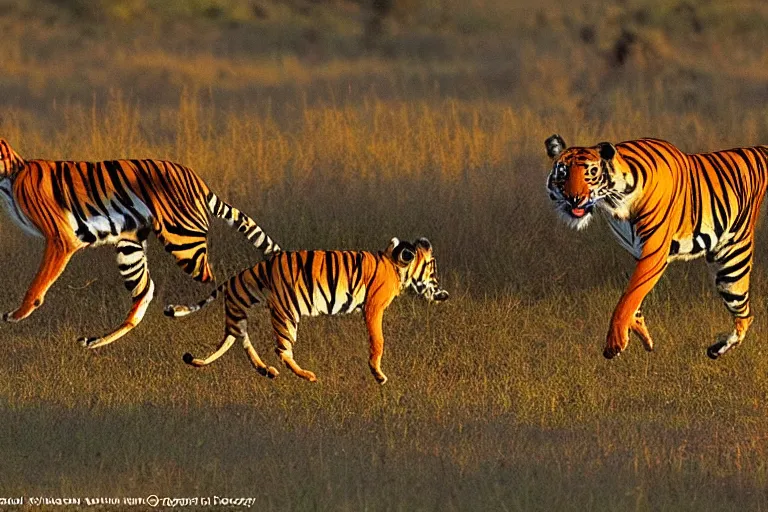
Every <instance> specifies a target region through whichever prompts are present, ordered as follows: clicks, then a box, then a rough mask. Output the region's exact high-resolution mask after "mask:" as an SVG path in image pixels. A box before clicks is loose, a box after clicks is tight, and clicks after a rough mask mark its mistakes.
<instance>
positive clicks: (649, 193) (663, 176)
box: [545, 135, 768, 359]
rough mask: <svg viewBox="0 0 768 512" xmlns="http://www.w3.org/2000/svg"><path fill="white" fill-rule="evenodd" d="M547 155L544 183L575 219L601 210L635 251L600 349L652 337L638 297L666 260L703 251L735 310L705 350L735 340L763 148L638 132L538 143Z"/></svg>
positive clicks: (748, 318) (765, 163)
mask: <svg viewBox="0 0 768 512" xmlns="http://www.w3.org/2000/svg"><path fill="white" fill-rule="evenodd" d="M545 146H546V148H547V154H548V156H549V157H550V158H551V159H552V160H553V166H552V171H551V172H550V174H549V178H548V181H547V188H548V191H549V194H550V198H551V199H552V200H553V201H554V203H555V205H556V208H557V210H558V212H559V213H560V214H561V216H562V217H563V218H564V219H565V220H566V222H568V223H569V224H570V225H571V226H572V227H574V228H577V229H581V228H583V227H585V226H586V224H587V223H588V222H589V219H590V218H591V216H592V212H593V210H595V209H600V210H602V211H604V212H605V213H606V214H607V215H606V218H607V220H608V225H609V227H610V228H611V230H612V232H613V234H614V235H615V236H616V238H617V239H618V241H619V243H620V244H621V245H622V246H623V247H624V248H625V249H627V250H628V251H630V252H631V253H632V254H633V255H634V257H635V258H636V259H637V266H636V267H635V271H634V273H633V274H632V277H631V278H630V280H629V285H628V286H627V289H626V291H625V292H624V294H623V295H622V297H621V300H620V301H619V303H618V305H617V306H616V309H615V310H614V312H613V317H612V319H611V326H610V329H609V332H608V336H607V340H606V345H605V350H604V351H603V354H604V355H605V357H607V358H612V357H614V356H616V355H617V354H619V353H621V351H622V350H624V349H625V348H626V347H627V344H628V343H629V332H630V331H631V332H634V333H636V334H637V335H638V336H639V337H640V339H641V340H642V342H643V343H644V345H645V347H646V349H647V350H652V349H653V341H652V340H651V336H650V334H649V332H648V329H647V327H646V325H645V319H644V318H643V315H642V313H641V312H640V307H641V305H642V302H643V299H644V298H645V296H646V295H647V294H648V293H649V292H650V290H651V289H652V288H653V286H654V285H655V284H656V282H657V281H658V280H659V278H660V277H661V275H662V274H663V272H664V270H665V269H666V268H667V264H668V263H669V262H670V261H673V260H677V259H681V260H689V259H693V258H697V257H699V256H706V259H707V262H708V263H709V265H710V268H711V269H712V271H713V273H714V274H715V284H716V287H717V291H718V293H719V294H720V296H721V298H722V299H723V301H724V303H725V306H726V308H727V309H728V311H729V312H730V313H731V316H732V317H733V330H732V331H731V332H730V333H725V334H722V335H719V336H718V339H717V340H716V342H715V344H713V345H712V346H710V347H709V349H708V350H707V354H708V355H709V357H711V358H713V359H716V358H717V357H719V356H721V355H723V354H724V353H726V352H727V351H728V350H730V349H731V348H733V347H734V346H736V345H738V344H739V343H741V341H742V340H743V339H744V336H745V335H746V333H747V330H748V329H749V326H750V324H751V323H752V320H753V316H752V312H751V310H750V303H749V279H750V274H751V270H752V263H753V252H754V238H755V225H756V222H757V218H758V214H759V212H760V206H761V204H762V202H763V198H764V197H765V193H766V188H768V146H755V147H748V148H733V149H729V150H724V151H716V152H713V153H699V154H686V153H683V152H682V151H680V150H679V149H677V148H676V147H675V146H673V145H672V144H670V143H669V142H665V141H662V140H658V139H640V140H631V141H626V142H621V143H619V144H616V145H615V146H614V145H613V144H611V143H608V142H602V143H600V144H598V145H596V146H592V147H572V148H567V147H566V144H565V141H563V139H562V138H561V137H560V136H558V135H553V136H552V137H550V138H548V139H547V140H546V141H545Z"/></svg>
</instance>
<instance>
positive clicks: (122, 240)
mask: <svg viewBox="0 0 768 512" xmlns="http://www.w3.org/2000/svg"><path fill="white" fill-rule="evenodd" d="M0 201H1V202H2V203H3V204H4V206H5V209H6V211H7V212H8V214H9V215H10V216H11V218H12V219H13V220H15V221H16V223H17V224H19V225H20V226H21V228H22V229H24V231H26V232H28V233H30V234H33V235H38V236H42V237H44V238H45V240H46V243H45V251H44V254H43V259H42V262H41V264H40V269H39V270H38V272H37V275H36V276H35V278H34V280H33V281H32V283H31V285H30V286H29V289H28V291H27V293H26V295H25V296H24V299H23V301H22V303H21V306H20V307H19V308H17V309H16V310H14V311H12V312H9V313H6V314H5V315H4V316H3V319H4V320H6V321H9V322H18V321H19V320H22V319H24V318H26V317H27V316H29V315H30V314H31V313H32V312H33V311H34V310H35V309H36V308H38V307H40V306H41V305H42V303H43V300H44V299H45V294H46V292H47V291H48V289H49V288H50V287H51V285H52V284H53V283H54V282H55V281H56V279H57V278H58V277H59V275H60V274H61V273H62V272H63V270H64V268H65V267H66V265H67V263H68V262H69V260H70V258H71V257H72V255H73V254H74V253H75V252H77V251H78V250H80V249H82V248H84V247H88V246H96V245H103V244H114V245H117V260H118V268H119V269H120V273H121V274H122V277H123V279H124V281H125V285H126V287H127V288H128V290H130V291H131V295H132V298H133V306H132V308H131V310H130V312H129V313H128V316H127V318H126V319H125V321H124V322H123V324H122V325H121V326H120V327H119V328H118V329H116V330H114V331H113V332H111V333H109V334H107V335H105V336H103V337H98V338H81V339H80V341H81V343H82V344H83V345H85V346H87V347H90V348H95V347H98V346H102V345H106V344H107V343H111V342H112V341H114V340H116V339H117V338H119V337H121V336H123V335H125V334H126V333H127V332H128V331H130V330H131V329H133V327H135V326H136V325H137V324H138V323H139V322H140V321H141V319H142V318H143V316H144V312H145V310H146V308H147V306H148V305H149V303H150V301H151V300H152V296H153V293H154V284H153V282H152V279H151V278H150V276H149V270H148V266H147V260H146V254H145V248H146V240H147V237H148V236H149V233H150V231H154V232H155V234H156V235H157V237H158V238H159V239H160V240H161V241H162V242H163V244H164V245H165V248H166V250H167V251H168V252H170V253H171V254H173V255H174V256H175V258H176V260H177V262H178V264H179V265H180V266H181V268H182V269H183V270H184V272H186V273H187V274H189V275H191V276H192V277H193V278H195V279H197V280H199V281H202V282H206V281H210V280H211V279H212V277H213V273H212V271H211V268H210V265H209V263H208V247H207V239H206V237H207V234H208V226H209V223H210V217H211V214H213V215H215V216H217V217H220V218H222V219H224V220H225V221H226V222H227V223H228V224H229V225H230V226H233V227H235V228H236V229H237V230H238V231H241V232H243V233H244V234H245V235H246V236H247V237H248V238H249V240H251V241H252V242H254V244H255V245H257V246H258V247H259V248H260V249H261V250H263V251H264V253H265V254H269V253H271V252H274V251H278V250H279V249H280V248H279V247H278V245H277V244H275V243H274V242H273V241H272V240H271V239H270V238H269V237H268V236H267V235H266V234H265V233H264V232H263V231H262V230H261V228H260V227H259V226H257V225H256V223H255V222H254V221H253V220H252V219H250V218H249V217H247V216H246V215H244V214H243V213H242V212H240V211H239V210H237V209H236V208H233V207H232V206H230V205H228V204H226V203H225V202H223V201H222V200H221V199H219V198H218V197H217V196H216V195H215V194H214V193H213V192H211V191H210V189H209V188H208V186H207V185H206V184H205V183H204V182H203V180H202V179H200V177H199V176H198V175H197V174H195V173H194V172H193V171H192V170H191V169H189V168H187V167H184V166H182V165H179V164H176V163H173V162H168V161H163V160H108V161H103V162H71V161H51V160H24V159H23V158H21V157H20V156H19V155H18V153H16V152H15V151H14V150H13V148H11V146H10V145H9V144H8V142H7V141H5V140H3V139H0Z"/></svg>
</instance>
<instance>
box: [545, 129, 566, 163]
mask: <svg viewBox="0 0 768 512" xmlns="http://www.w3.org/2000/svg"><path fill="white" fill-rule="evenodd" d="M544 146H546V148H547V156H548V157H549V158H551V159H553V160H554V159H555V158H557V157H558V155H559V154H560V153H562V152H563V150H564V149H565V148H567V147H568V146H567V145H566V144H565V141H564V140H563V138H562V137H561V136H559V135H558V134H554V135H552V136H551V137H549V138H548V139H547V140H545V141H544Z"/></svg>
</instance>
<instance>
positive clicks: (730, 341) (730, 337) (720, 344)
mask: <svg viewBox="0 0 768 512" xmlns="http://www.w3.org/2000/svg"><path fill="white" fill-rule="evenodd" d="M738 344H739V338H738V336H737V335H736V334H733V333H723V334H720V335H718V336H717V338H716V341H715V344H714V345H711V346H710V347H709V348H708V349H707V356H709V358H710V359H717V358H718V357H720V356H722V355H723V354H725V353H726V352H728V351H729V350H731V349H732V348H733V347H735V346H736V345H738Z"/></svg>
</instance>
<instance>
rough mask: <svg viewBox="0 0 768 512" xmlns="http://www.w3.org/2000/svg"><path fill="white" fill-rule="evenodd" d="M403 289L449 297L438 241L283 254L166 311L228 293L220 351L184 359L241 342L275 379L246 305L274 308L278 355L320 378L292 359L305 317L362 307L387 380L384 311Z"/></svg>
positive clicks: (372, 363) (185, 311)
mask: <svg viewBox="0 0 768 512" xmlns="http://www.w3.org/2000/svg"><path fill="white" fill-rule="evenodd" d="M404 289H410V290H411V291H413V292H414V293H416V294H417V295H420V296H422V297H424V298H426V299H427V300H428V301H429V302H443V301H445V300H447V299H448V297H449V294H448V292H447V291H445V290H444V289H442V288H440V286H439V281H438V275H437V262H436V260H435V258H434V256H433V250H432V244H431V243H430V242H429V240H427V239H426V238H419V239H417V240H416V241H415V242H413V243H410V242H407V241H400V240H399V239H398V238H392V240H391V241H390V243H389V245H388V246H387V248H386V249H385V250H383V251H379V252H377V253H373V252H368V251H346V250H335V251H320V250H318V251H298V252H280V253H277V254H275V255H273V256H272V257H270V258H268V259H266V260H264V261H261V262H259V263H257V264H256V266H254V267H252V268H248V269H245V270H243V271H242V272H240V273H239V274H236V275H234V276H232V277H230V278H229V279H228V280H227V281H226V282H224V283H223V284H222V285H221V286H219V287H217V288H216V289H215V290H213V292H212V293H211V294H210V295H209V296H208V297H207V298H206V299H204V300H202V301H200V302H199V303H197V304H194V305H173V304H171V305H168V306H167V307H166V308H165V314H166V315H167V316H170V317H173V318H178V317H183V316H186V315H189V314H191V313H194V312H196V311H199V310H200V309H201V308H203V307H205V306H206V305H207V304H209V303H211V302H213V301H214V300H215V299H216V297H217V296H218V295H219V294H220V293H222V292H224V311H225V315H226V320H225V328H224V339H223V340H222V342H221V343H220V345H219V348H218V350H216V352H214V353H213V354H211V355H209V356H208V357H207V358H205V359H199V358H196V357H193V356H192V354H190V353H186V354H184V356H183V360H184V362H185V363H187V364H189V365H192V366H196V367H202V366H206V365H208V364H210V363H212V362H214V361H216V360H217V359H218V358H219V357H221V356H222V355H223V354H224V353H225V352H226V351H227V350H229V349H230V348H231V347H232V345H233V344H234V342H235V341H238V340H239V341H240V342H242V344H243V348H244V349H245V351H246V353H247V355H248V357H249V359H250V361H251V363H252V364H253V366H254V367H255V368H256V371H257V372H258V373H259V374H261V375H263V376H266V377H270V378H274V377H276V376H277V375H278V371H277V370H276V369H275V368H274V367H272V366H267V365H266V364H265V363H264V362H263V361H262V359H261V358H260V357H259V355H258V353H257V352H256V351H255V350H254V348H253V345H252V344H251V341H250V339H249V337H248V331H247V317H246V309H248V308H250V307H251V306H253V305H254V304H261V305H262V306H264V307H267V308H269V310H270V313H271V321H272V331H273V335H274V339H275V343H276V349H275V352H276V353H277V355H278V358H279V359H280V360H281V361H282V362H283V363H284V364H285V365H286V366H287V367H288V368H290V369H291V370H292V371H293V373H295V374H296V375H298V376H299V377H301V378H303V379H306V380H308V381H310V382H315V381H316V380H317V377H316V376H315V373H314V372H311V371H309V370H305V369H303V368H301V367H300V366H299V365H298V364H297V363H296V361H295V359H294V357H293V346H294V344H295V343H296V330H297V326H298V322H299V318H300V317H301V316H307V315H310V316H316V315H339V314H346V313H351V312H353V311H361V312H363V314H364V316H365V323H366V326H367V329H368V337H369V346H370V347H369V348H370V350H369V358H368V365H369V367H370V370H371V373H372V374H373V376H374V378H375V379H376V381H377V382H378V383H379V384H384V383H385V382H387V376H386V375H385V374H384V373H383V372H382V370H381V358H382V354H383V351H384V335H383V332H382V320H383V315H384V310H385V309H386V308H387V307H388V306H389V304H390V303H391V302H392V300H393V299H394V298H395V297H397V296H398V295H399V294H400V293H401V292H402V291H403V290H404Z"/></svg>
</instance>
